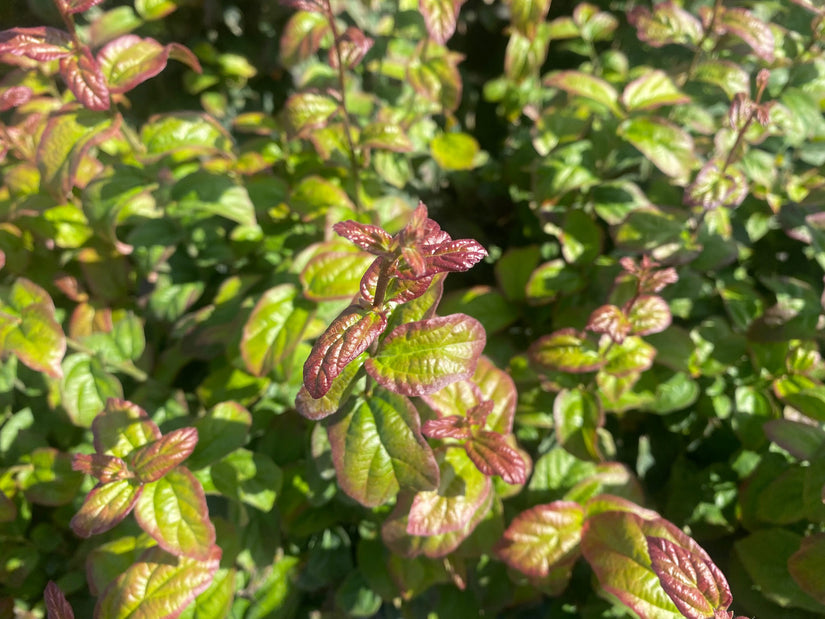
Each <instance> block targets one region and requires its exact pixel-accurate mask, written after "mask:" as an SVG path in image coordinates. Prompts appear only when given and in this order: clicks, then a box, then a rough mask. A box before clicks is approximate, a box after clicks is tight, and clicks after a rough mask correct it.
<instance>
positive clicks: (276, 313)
mask: <svg viewBox="0 0 825 619" xmlns="http://www.w3.org/2000/svg"><path fill="white" fill-rule="evenodd" d="M297 294H298V291H297V290H296V288H295V287H294V286H292V285H290V284H281V285H280V286H275V287H274V288H270V289H269V290H267V291H266V292H265V293H264V294H263V296H262V297H261V298H260V300H259V301H258V303H256V304H255V309H253V310H252V314H251V315H250V316H249V319H248V320H247V321H246V324H245V325H244V328H243V335H242V336H241V356H242V357H243V360H244V364H245V365H246V368H247V369H248V370H249V371H250V372H251V373H252V374H254V375H255V376H266V375H267V374H269V373H270V372H271V371H272V370H273V369H274V368H276V367H278V365H279V364H281V363H283V362H284V361H285V360H286V359H288V358H289V357H290V355H291V354H292V352H293V351H294V350H295V347H296V346H297V345H298V342H300V340H301V338H302V337H303V333H304V331H305V329H306V327H307V326H308V324H309V321H310V319H311V317H312V312H311V311H310V310H309V309H308V308H306V307H304V306H303V305H302V304H301V303H299V302H297V301H296V297H297Z"/></svg>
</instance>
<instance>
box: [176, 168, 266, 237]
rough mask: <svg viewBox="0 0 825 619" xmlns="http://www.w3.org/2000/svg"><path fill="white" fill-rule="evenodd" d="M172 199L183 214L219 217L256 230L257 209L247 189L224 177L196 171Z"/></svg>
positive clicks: (183, 182)
mask: <svg viewBox="0 0 825 619" xmlns="http://www.w3.org/2000/svg"><path fill="white" fill-rule="evenodd" d="M170 197H171V198H172V199H173V200H175V201H176V202H177V209H179V210H180V212H181V213H190V212H193V211H195V212H197V211H201V212H205V213H209V214H212V215H220V216H221V217H225V218H226V219H229V220H231V221H234V222H237V223H239V224H241V225H244V226H255V225H256V221H255V206H254V205H253V204H252V200H251V199H250V198H249V193H248V192H247V190H246V187H244V186H243V185H239V184H237V183H236V182H235V181H234V180H232V179H231V178H230V177H228V176H226V175H224V174H213V173H211V172H208V171H206V170H197V171H195V172H193V173H192V174H188V175H186V176H184V177H183V178H182V179H180V180H179V181H178V182H177V183H175V186H174V187H173V188H172V192H171V194H170Z"/></svg>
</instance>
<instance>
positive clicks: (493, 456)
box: [464, 430, 527, 484]
mask: <svg viewBox="0 0 825 619" xmlns="http://www.w3.org/2000/svg"><path fill="white" fill-rule="evenodd" d="M464 449H465V450H466V451H467V455H468V456H470V460H472V461H473V464H475V465H476V467H477V468H478V470H479V471H481V472H482V473H484V474H485V475H489V476H492V475H498V476H499V477H501V478H502V479H503V480H504V481H506V482H507V483H508V484H523V483H525V482H526V481H527V463H526V462H525V461H524V458H522V456H521V454H520V453H519V452H518V451H517V450H515V449H513V447H511V446H510V445H509V444H508V443H507V440H506V439H505V437H504V436H503V435H502V434H499V433H498V432H488V431H484V430H482V431H480V432H477V433H476V434H475V436H473V437H472V438H471V439H470V440H468V441H467V442H466V443H464Z"/></svg>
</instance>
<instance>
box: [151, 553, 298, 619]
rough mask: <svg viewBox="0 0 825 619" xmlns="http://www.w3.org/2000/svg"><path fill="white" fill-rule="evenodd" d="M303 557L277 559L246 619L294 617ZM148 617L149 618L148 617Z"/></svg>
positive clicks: (259, 588)
mask: <svg viewBox="0 0 825 619" xmlns="http://www.w3.org/2000/svg"><path fill="white" fill-rule="evenodd" d="M301 563H302V562H301V559H300V558H299V557H293V556H291V555H285V556H283V557H280V558H278V559H276V560H275V562H274V564H273V565H272V569H271V570H269V573H268V574H267V575H266V576H265V577H264V578H263V580H262V582H261V583H260V585H259V586H258V588H257V589H256V591H255V593H254V594H253V598H252V604H251V606H250V607H249V611H248V612H247V613H246V615H245V618H246V619H273V618H276V619H281V618H283V619H286V618H287V617H292V616H293V615H294V613H295V609H296V608H297V606H298V603H299V601H300V599H301V592H300V590H299V589H298V587H297V586H296V585H295V581H296V579H297V575H298V573H299V572H300V569H301ZM147 619H148V618H147Z"/></svg>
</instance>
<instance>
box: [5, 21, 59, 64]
mask: <svg viewBox="0 0 825 619" xmlns="http://www.w3.org/2000/svg"><path fill="white" fill-rule="evenodd" d="M71 43H72V38H71V37H70V36H69V34H68V33H67V32H63V31H62V30H57V29H56V28H49V27H47V26H38V27H37V28H12V29H11V30H4V31H2V32H0V56H2V55H3V54H11V55H13V56H25V57H26V58H31V59H32V60H37V61H38V62H48V61H49V60H54V59H55V58H64V57H66V56H70V55H71V54H72V47H71Z"/></svg>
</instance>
